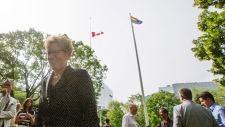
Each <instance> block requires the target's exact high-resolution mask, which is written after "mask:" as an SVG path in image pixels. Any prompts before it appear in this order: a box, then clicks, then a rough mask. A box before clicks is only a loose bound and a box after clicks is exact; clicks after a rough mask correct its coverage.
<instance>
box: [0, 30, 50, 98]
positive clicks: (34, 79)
mask: <svg viewBox="0 0 225 127" xmlns="http://www.w3.org/2000/svg"><path fill="white" fill-rule="evenodd" d="M44 38H45V37H44V35H43V33H41V32H39V31H36V30H34V29H32V28H30V29H29V30H28V31H19V30H17V31H15V32H9V33H1V34H0V45H1V47H2V50H1V51H0V56H1V57H0V68H1V70H0V75H1V76H2V78H4V79H5V78H12V79H14V80H15V82H16V83H17V84H23V85H25V87H26V98H27V97H33V96H34V92H35V91H36V89H37V88H38V87H39V85H40V81H41V79H42V78H43V77H44V75H43V74H47V72H48V70H49V69H47V66H46V65H47V61H46V58H45V57H44V56H43V55H42V54H43V52H42V51H43V49H44V47H43V40H44ZM46 71H47V72H46ZM38 84H39V85H38ZM12 93H13V92H12Z"/></svg>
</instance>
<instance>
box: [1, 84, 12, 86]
mask: <svg viewBox="0 0 225 127" xmlns="http://www.w3.org/2000/svg"><path fill="white" fill-rule="evenodd" d="M2 86H11V84H3V85H2Z"/></svg>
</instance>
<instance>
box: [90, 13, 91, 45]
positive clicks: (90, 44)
mask: <svg viewBox="0 0 225 127" xmlns="http://www.w3.org/2000/svg"><path fill="white" fill-rule="evenodd" d="M90 47H91V17H90Z"/></svg>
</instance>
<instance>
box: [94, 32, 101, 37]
mask: <svg viewBox="0 0 225 127" xmlns="http://www.w3.org/2000/svg"><path fill="white" fill-rule="evenodd" d="M91 34H92V37H95V36H99V35H101V34H104V32H98V33H97V32H91Z"/></svg>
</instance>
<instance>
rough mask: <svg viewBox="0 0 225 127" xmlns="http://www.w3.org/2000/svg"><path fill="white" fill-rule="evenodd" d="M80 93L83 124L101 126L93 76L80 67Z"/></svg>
mask: <svg viewBox="0 0 225 127" xmlns="http://www.w3.org/2000/svg"><path fill="white" fill-rule="evenodd" d="M77 73H79V75H78V76H79V77H78V78H79V83H80V84H79V95H80V103H81V105H82V113H83V119H82V126H84V127H89V126H91V127H99V120H98V115H97V104H96V99H95V91H94V87H93V84H92V81H91V78H90V76H89V74H88V72H87V71H86V70H82V69H79V70H78V72H77Z"/></svg>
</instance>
